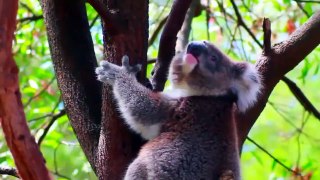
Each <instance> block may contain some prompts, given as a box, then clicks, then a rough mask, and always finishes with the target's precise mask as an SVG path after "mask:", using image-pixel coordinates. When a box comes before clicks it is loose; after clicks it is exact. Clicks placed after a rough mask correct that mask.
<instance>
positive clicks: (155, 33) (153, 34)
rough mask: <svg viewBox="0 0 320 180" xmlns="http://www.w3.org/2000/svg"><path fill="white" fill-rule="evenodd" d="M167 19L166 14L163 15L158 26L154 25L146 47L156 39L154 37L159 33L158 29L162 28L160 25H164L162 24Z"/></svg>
mask: <svg viewBox="0 0 320 180" xmlns="http://www.w3.org/2000/svg"><path fill="white" fill-rule="evenodd" d="M167 20H168V16H166V17H164V18H163V19H162V20H161V21H160V22H159V24H158V26H157V27H156V29H155V30H154V32H153V33H152V35H151V37H150V39H149V41H148V47H150V46H151V45H152V44H153V42H154V41H155V40H156V38H157V37H158V35H159V32H160V30H161V29H162V27H163V26H164V24H165V23H166V22H167Z"/></svg>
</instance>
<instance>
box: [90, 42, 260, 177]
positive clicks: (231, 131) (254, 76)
mask: <svg viewBox="0 0 320 180" xmlns="http://www.w3.org/2000/svg"><path fill="white" fill-rule="evenodd" d="M191 45H194V44H189V46H190V47H191ZM195 45H197V46H199V47H193V50H187V52H183V53H181V54H179V55H177V56H175V57H174V58H173V60H172V63H171V66H170V70H169V79H170V80H171V83H172V85H173V91H171V93H157V92H152V91H151V90H149V89H147V88H146V87H144V86H142V85H141V84H139V83H138V82H137V80H136V78H135V74H136V73H137V72H138V71H139V69H140V67H139V66H133V67H131V66H130V65H129V59H128V57H127V56H124V57H123V59H122V67H120V66H117V65H114V64H111V63H108V62H106V61H103V62H101V64H100V67H98V68H97V69H96V73H97V75H98V80H100V81H102V82H104V83H106V84H109V85H112V87H113V93H114V96H115V98H116V100H117V103H118V107H119V109H120V111H121V114H122V116H123V117H124V119H125V121H126V123H127V124H128V125H129V127H130V128H131V129H133V130H134V131H135V132H137V133H140V134H141V136H142V137H144V138H145V139H149V140H150V141H148V142H147V143H146V144H145V145H144V146H143V147H142V148H141V150H140V153H139V155H138V157H137V158H136V159H135V160H134V161H133V162H132V163H131V164H130V166H129V167H128V170H127V172H126V175H125V177H124V179H125V180H135V179H152V180H153V179H159V180H161V179H165V180H168V179H190V180H191V179H216V180H218V179H220V180H232V179H235V180H239V179H241V176H240V167H239V151H238V144H237V137H236V129H235V122H234V118H233V110H234V108H233V107H234V106H233V102H234V101H237V105H238V108H239V110H240V111H241V112H244V111H245V110H246V109H247V108H248V107H250V106H252V105H253V103H254V102H255V101H256V97H257V94H258V93H259V90H260V76H259V74H258V73H257V71H256V70H255V69H254V68H253V67H252V66H251V65H249V64H247V63H236V62H233V61H231V60H230V59H229V58H228V57H227V56H226V55H224V54H223V53H222V52H221V51H220V50H219V49H217V48H216V47H215V46H214V45H213V44H211V43H209V42H207V41H202V42H195ZM189 46H188V47H189ZM189 49H192V48H189ZM189 51H197V52H196V53H194V54H196V55H194V56H189V57H194V58H196V60H197V63H194V62H195V61H193V63H192V62H191V63H188V62H187V61H186V55H187V53H193V52H189ZM177 92H178V94H177ZM230 92H233V93H235V95H236V96H237V99H238V100H236V99H235V98H233V97H234V96H232V95H231V96H230V94H229V93H230Z"/></svg>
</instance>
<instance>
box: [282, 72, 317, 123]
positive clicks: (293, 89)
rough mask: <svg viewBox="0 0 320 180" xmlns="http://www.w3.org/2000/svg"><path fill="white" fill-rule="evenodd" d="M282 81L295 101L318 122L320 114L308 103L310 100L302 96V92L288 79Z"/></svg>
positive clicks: (284, 78)
mask: <svg viewBox="0 0 320 180" xmlns="http://www.w3.org/2000/svg"><path fill="white" fill-rule="evenodd" d="M282 81H284V82H285V83H286V84H287V86H288V88H289V89H290V91H291V92H292V94H294V96H296V97H297V100H298V101H299V102H300V104H302V106H303V107H304V109H305V110H307V111H308V112H310V113H312V114H313V115H314V116H315V117H316V118H317V119H318V120H320V112H319V111H318V110H317V108H316V107H314V105H313V104H312V103H311V102H310V100H309V99H308V98H307V97H306V96H305V95H304V94H303V92H302V90H301V89H300V88H299V87H298V86H297V85H296V83H294V82H293V81H291V80H290V79H288V78H287V77H283V78H282Z"/></svg>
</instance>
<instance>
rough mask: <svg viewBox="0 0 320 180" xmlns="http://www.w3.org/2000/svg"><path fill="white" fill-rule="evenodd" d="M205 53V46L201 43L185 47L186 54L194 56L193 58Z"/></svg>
mask: <svg viewBox="0 0 320 180" xmlns="http://www.w3.org/2000/svg"><path fill="white" fill-rule="evenodd" d="M204 52H206V45H205V44H204V43H203V42H202V41H201V42H198V41H194V42H190V43H189V44H188V46H187V53H190V54H192V55H194V56H195V57H199V56H200V54H202V53H204Z"/></svg>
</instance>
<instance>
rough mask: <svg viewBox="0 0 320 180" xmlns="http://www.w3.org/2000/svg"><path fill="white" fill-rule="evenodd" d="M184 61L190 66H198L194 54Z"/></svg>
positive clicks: (187, 56)
mask: <svg viewBox="0 0 320 180" xmlns="http://www.w3.org/2000/svg"><path fill="white" fill-rule="evenodd" d="M184 60H185V62H186V63H187V64H189V65H196V64H198V60H197V58H195V57H194V56H193V55H192V54H186V55H185V56H184Z"/></svg>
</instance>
